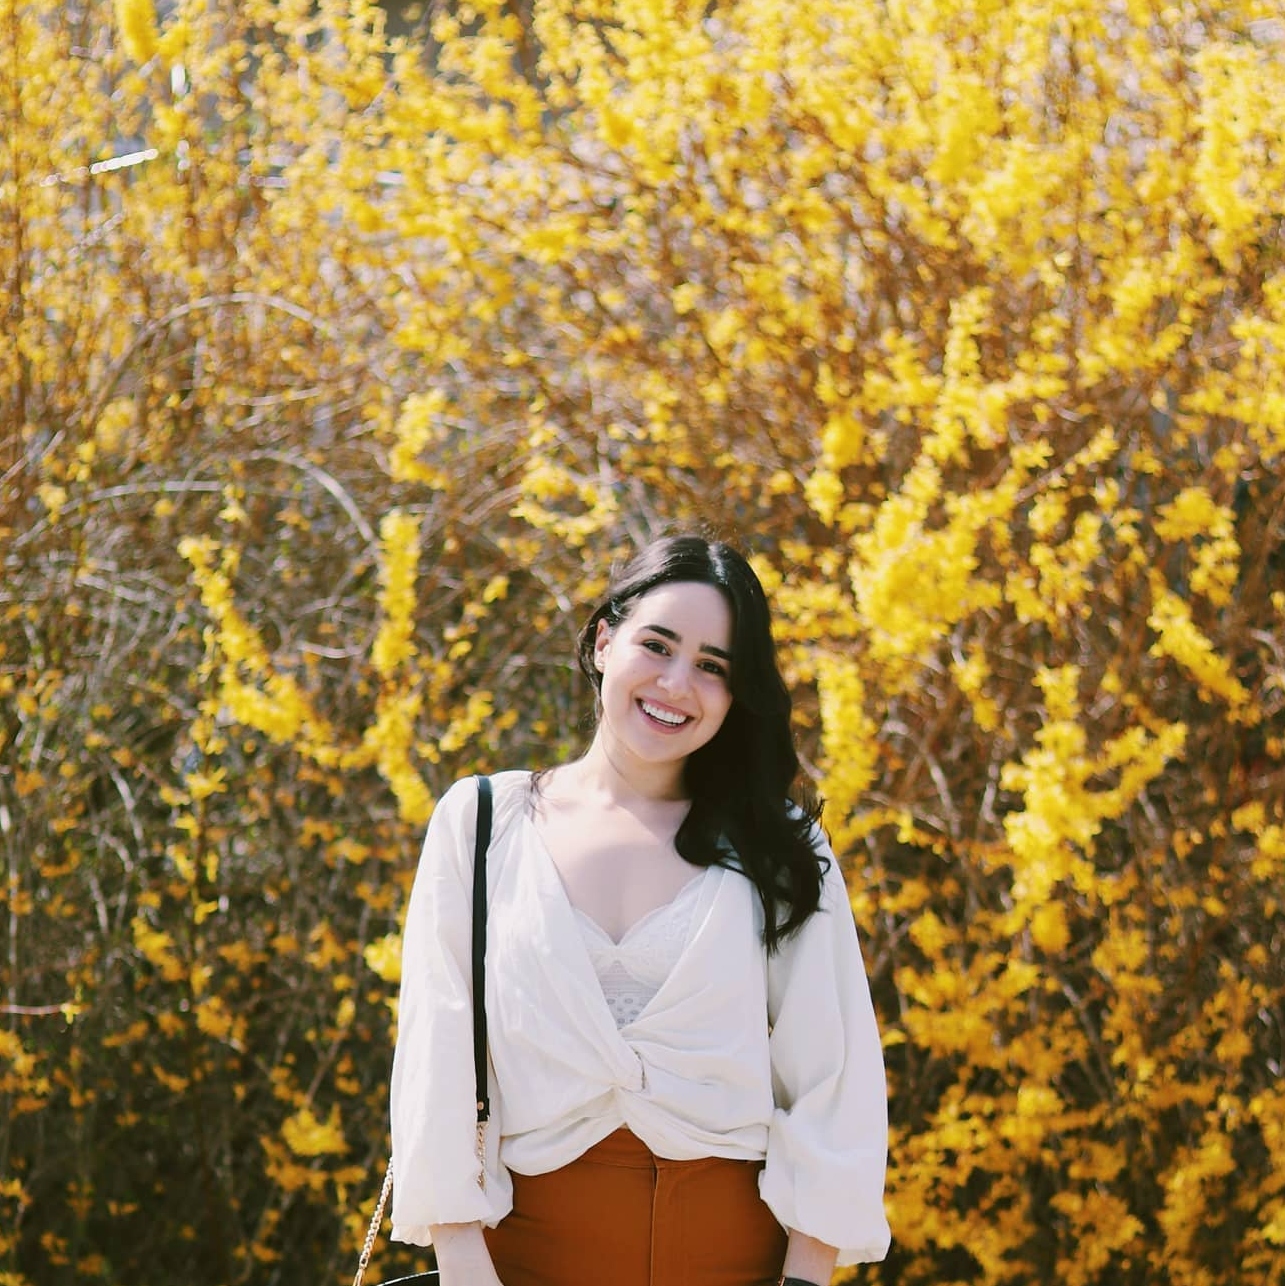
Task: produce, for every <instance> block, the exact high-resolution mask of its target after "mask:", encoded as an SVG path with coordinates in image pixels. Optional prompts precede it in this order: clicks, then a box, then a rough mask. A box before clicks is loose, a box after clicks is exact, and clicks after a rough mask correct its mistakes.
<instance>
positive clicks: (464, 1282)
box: [431, 1223, 504, 1286]
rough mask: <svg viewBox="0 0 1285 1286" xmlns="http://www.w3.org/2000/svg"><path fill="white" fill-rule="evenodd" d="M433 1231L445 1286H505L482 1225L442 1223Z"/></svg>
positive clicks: (434, 1246) (439, 1268)
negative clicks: (484, 1235) (496, 1268)
mask: <svg viewBox="0 0 1285 1286" xmlns="http://www.w3.org/2000/svg"><path fill="white" fill-rule="evenodd" d="M431 1232H432V1234H433V1250H434V1252H435V1253H436V1255H437V1267H438V1270H439V1271H440V1273H441V1277H442V1286H504V1283H503V1282H501V1281H500V1278H499V1275H498V1274H497V1273H496V1271H495V1265H494V1263H492V1262H491V1252H490V1251H489V1250H488V1249H487V1247H486V1238H485V1237H483V1236H482V1225H481V1224H480V1223H444V1224H438V1225H437V1226H436V1227H434V1228H433V1229H431Z"/></svg>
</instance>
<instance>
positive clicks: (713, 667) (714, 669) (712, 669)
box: [701, 661, 727, 679]
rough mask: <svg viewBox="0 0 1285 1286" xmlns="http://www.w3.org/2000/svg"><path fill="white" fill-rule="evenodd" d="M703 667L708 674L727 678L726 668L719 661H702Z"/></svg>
mask: <svg viewBox="0 0 1285 1286" xmlns="http://www.w3.org/2000/svg"><path fill="white" fill-rule="evenodd" d="M701 669H702V670H704V671H705V673H706V674H714V675H717V676H718V677H719V678H720V679H725V678H727V671H726V669H724V668H723V666H721V665H719V663H718V662H717V661H702V662H701Z"/></svg>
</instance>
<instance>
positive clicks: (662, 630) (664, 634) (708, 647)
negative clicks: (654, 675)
mask: <svg viewBox="0 0 1285 1286" xmlns="http://www.w3.org/2000/svg"><path fill="white" fill-rule="evenodd" d="M643 629H645V630H650V631H651V632H652V633H653V634H659V635H660V636H661V638H666V639H669V640H670V641H671V642H673V643H681V642H682V641H683V636H682V635H681V634H679V633H678V632H677V631H676V630H671V629H669V628H668V626H665V625H644V626H643ZM697 651H700V652H708V653H709V654H710V656H717V657H721V658H722V659H723V660H724V661H730V660H731V659H732V654H731V653H730V652H724V651H723V649H722V648H721V647H715V646H714V645H713V644H712V643H702V644H701V645H700V647H699V648H698V649H697Z"/></svg>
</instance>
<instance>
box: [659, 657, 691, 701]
mask: <svg viewBox="0 0 1285 1286" xmlns="http://www.w3.org/2000/svg"><path fill="white" fill-rule="evenodd" d="M659 682H660V686H661V687H662V688H664V689H665V691H666V692H670V693H673V694H674V695H675V696H682V695H684V694H685V693H687V692H689V691H690V690H691V686H692V676H691V667H690V666H689V665H688V664H687V663H686V662H685V661H677V660H675V661H672V662H671V663H670V664H669V665H667V666H666V667H665V669H664V672H663V673H662V674H661V676H660V680H659Z"/></svg>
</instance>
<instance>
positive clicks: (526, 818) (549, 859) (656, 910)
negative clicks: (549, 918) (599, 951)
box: [522, 812, 713, 947]
mask: <svg viewBox="0 0 1285 1286" xmlns="http://www.w3.org/2000/svg"><path fill="white" fill-rule="evenodd" d="M522 820H523V822H524V823H525V825H526V827H527V829H528V830H529V831H530V833H531V836H532V838H533V839H534V840H535V843H536V847H537V848H538V849H539V850H540V852H541V854H542V855H543V858H544V861H545V862H546V863H547V864H548V867H549V871H550V873H551V874H552V875H553V879H554V882H555V883H556V884H557V886H558V888H559V890H560V891H561V893H562V900H563V901H564V902H565V903H566V906H567V910H568V911H570V912H571V914H572V915H573V916H583V917H584V918H585V919H586V920H588V922H589V923H590V924H591V925H593V927H594V928H595V929H597V930H598V932H599V933H601V934H602V936H603V937H604V938H606V939H607V941H608V942H610V943H611V945H612V946H613V947H622V946H624V944H625V943H626V942H628V941H629V938H630V937H631V936H632V935H633V933H634V932H635V931H636V930H637V929H639V928H641V927H642V925H643V924H645V923H646V922H647V921H648V920H650V919H651V918H652V917H653V916H656V915H659V914H660V913H661V912H663V911H668V910H669V909H670V908H672V907H673V906H674V904H675V903H676V902H677V901H678V899H679V898H681V897H683V896H684V895H685V894H687V893H688V892H689V891H690V890H691V888H692V886H693V885H694V884H697V883H699V881H701V880H703V879H704V878H705V876H706V875H708V874H709V872H710V871H711V870H712V869H713V868H712V867H709V866H706V867H702V868H700V869H699V870H698V871H697V872H696V874H695V875H693V876H692V877H691V878H690V879H688V880H684V881H683V885H682V887H681V888H680V889H679V890H678V892H677V893H675V894H674V896H673V897H672V898H670V899H669V900H668V901H667V902H662V903H661V904H660V905H659V906H654V907H652V909H651V910H650V911H644V912H643V913H642V915H640V916H639V917H638V918H637V919H636V920H635V921H634V922H633V924H631V925H630V926H629V927H628V928H627V929H626V930H625V931H624V933H622V934H621V935H620V937H619V938H616V937H614V936H613V935H612V934H610V933H608V932H607V930H606V929H604V928H603V927H602V925H600V924H599V923H598V921H597V920H595V919H594V918H593V916H591V915H590V914H589V912H588V911H585V910H583V909H582V908H581V907H578V906H576V904H575V903H574V902H573V901H572V900H571V894H570V893H568V892H567V886H566V884H565V883H563V880H562V872H561V871H559V870H558V864H557V862H555V861H554V860H553V854H552V853H551V852H550V851H549V846H548V844H546V843H545V842H544V836H543V835H541V834H540V832H539V829H538V828H537V827H536V824H535V819H534V818H533V817H532V816H531V814H530V813H529V812H524V813H523V815H522Z"/></svg>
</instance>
